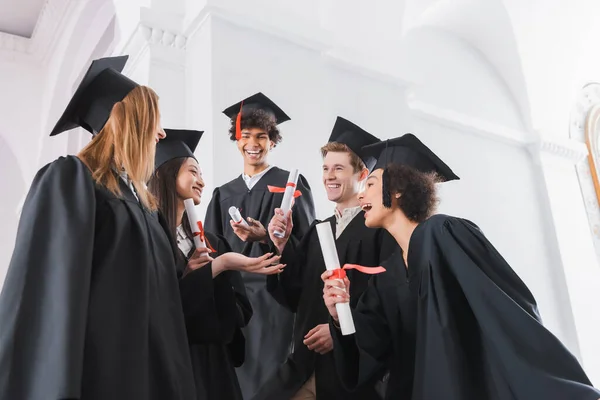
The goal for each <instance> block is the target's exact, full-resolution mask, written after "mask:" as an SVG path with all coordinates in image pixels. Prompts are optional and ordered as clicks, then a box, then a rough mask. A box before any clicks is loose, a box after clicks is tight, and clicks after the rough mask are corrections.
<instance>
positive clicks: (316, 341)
mask: <svg viewBox="0 0 600 400" xmlns="http://www.w3.org/2000/svg"><path fill="white" fill-rule="evenodd" d="M304 344H305V345H306V347H308V349H309V350H312V351H314V352H317V353H319V354H327V353H329V352H330V351H331V350H333V339H332V338H331V332H330V331H329V324H321V325H317V326H315V327H314V328H312V329H311V330H310V331H309V332H308V333H307V334H306V336H304Z"/></svg>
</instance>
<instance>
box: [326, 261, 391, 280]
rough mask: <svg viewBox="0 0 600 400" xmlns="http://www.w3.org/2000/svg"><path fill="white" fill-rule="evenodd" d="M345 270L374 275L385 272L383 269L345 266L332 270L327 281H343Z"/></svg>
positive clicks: (352, 265)
mask: <svg viewBox="0 0 600 400" xmlns="http://www.w3.org/2000/svg"><path fill="white" fill-rule="evenodd" d="M347 269H355V270H357V271H358V272H362V273H363V274H368V275H375V274H380V273H382V272H385V268H383V267H363V266H362V265H358V264H345V265H344V266H343V267H342V268H339V269H334V270H333V271H332V272H333V274H332V275H331V276H330V277H329V278H328V279H344V278H345V277H346V270H347Z"/></svg>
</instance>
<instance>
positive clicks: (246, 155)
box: [205, 93, 315, 398]
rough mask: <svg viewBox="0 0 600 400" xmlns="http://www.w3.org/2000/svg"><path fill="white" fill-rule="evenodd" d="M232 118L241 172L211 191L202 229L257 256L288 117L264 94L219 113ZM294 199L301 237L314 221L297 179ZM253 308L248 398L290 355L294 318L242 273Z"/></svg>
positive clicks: (245, 384) (274, 197)
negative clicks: (235, 212) (234, 213)
mask: <svg viewBox="0 0 600 400" xmlns="http://www.w3.org/2000/svg"><path fill="white" fill-rule="evenodd" d="M223 113H224V114H225V115H227V117H229V119H230V124H231V127H230V129H229V137H230V139H231V140H232V141H234V142H236V144H237V147H238V150H239V152H240V153H241V155H242V158H243V161H244V172H243V173H242V174H241V175H240V176H238V177H237V178H235V179H234V180H232V181H230V182H228V183H226V184H224V185H222V186H221V187H218V188H216V189H215V191H214V193H213V196H212V199H211V201H210V204H209V205H208V210H207V212H206V219H205V223H206V230H207V231H209V232H212V233H214V234H217V235H222V236H224V237H225V239H226V240H227V242H228V243H229V244H230V245H231V248H232V250H233V251H235V252H238V253H242V254H244V255H246V256H249V257H259V256H261V255H263V254H264V252H265V251H268V246H266V247H265V246H261V242H263V243H266V242H267V240H268V234H267V230H266V229H265V226H267V225H268V223H269V221H270V220H271V217H273V215H274V210H275V208H277V207H279V206H280V205H281V200H282V199H283V194H282V193H281V192H279V191H278V189H277V188H279V189H283V188H285V185H286V183H287V179H288V176H289V171H285V170H283V169H281V168H278V167H276V166H273V165H269V163H268V155H269V152H270V151H271V150H272V149H273V148H274V147H275V146H277V145H278V144H279V143H280V142H281V134H280V132H279V128H278V125H279V124H281V123H283V122H285V121H288V120H289V119H290V118H289V117H288V116H287V115H286V114H285V112H283V110H281V108H279V107H278V106H277V105H276V104H275V103H274V102H273V101H271V100H270V99H269V98H268V97H267V96H265V95H264V94H262V93H257V94H255V95H253V96H250V97H248V98H247V99H244V100H243V101H241V102H238V103H237V104H234V105H233V106H231V107H229V108H227V109H226V110H225V111H223ZM297 189H298V190H299V191H300V193H301V194H302V195H301V196H300V197H298V198H297V199H296V201H295V205H294V212H293V215H294V218H293V225H294V226H293V230H292V235H293V236H295V237H296V238H298V239H300V238H301V237H302V236H303V234H304V232H306V231H307V230H308V227H309V226H310V224H311V223H312V221H313V220H314V215H315V212H314V203H313V199H312V194H311V191H310V186H309V185H308V182H307V181H306V179H305V178H304V177H303V176H302V175H300V176H299V178H298V182H297ZM230 207H237V208H238V209H239V210H240V212H241V215H243V216H246V217H247V218H246V222H247V225H246V224H240V223H238V224H234V223H233V221H231V220H230V216H229V208H230ZM242 277H243V279H244V284H245V285H246V289H247V293H248V296H249V298H250V303H251V304H252V308H253V310H254V314H253V317H252V320H251V321H250V324H249V325H248V327H246V328H244V335H245V337H246V360H245V362H244V365H243V366H242V367H241V368H238V369H237V373H238V377H239V381H240V386H241V388H242V393H243V394H244V398H250V397H251V396H252V395H253V394H254V393H255V392H256V390H257V389H258V388H259V387H260V386H261V385H262V384H263V383H264V381H265V379H266V378H267V377H268V376H269V375H270V374H271V373H273V372H274V371H275V370H276V369H277V368H278V367H279V365H280V364H281V363H283V362H284V361H285V359H286V357H287V355H288V352H289V347H290V344H291V341H292V327H293V320H294V316H293V314H292V313H291V312H290V311H288V310H286V309H285V308H284V307H283V306H281V305H280V304H279V303H277V302H276V301H275V299H274V298H273V297H272V296H271V295H270V294H269V292H268V291H267V288H266V279H265V277H264V276H261V275H257V274H253V273H249V272H242Z"/></svg>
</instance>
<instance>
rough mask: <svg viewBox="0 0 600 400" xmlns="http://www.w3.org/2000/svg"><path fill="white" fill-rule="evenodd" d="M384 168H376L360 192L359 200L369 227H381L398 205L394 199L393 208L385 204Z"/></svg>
mask: <svg viewBox="0 0 600 400" xmlns="http://www.w3.org/2000/svg"><path fill="white" fill-rule="evenodd" d="M382 175H383V169H376V170H375V171H373V172H372V173H371V175H369V177H368V178H367V182H366V184H365V190H363V191H362V192H361V193H359V194H358V201H359V203H360V206H361V208H362V209H363V211H364V212H365V225H366V226H367V227H369V228H381V227H383V225H384V221H385V219H386V218H388V217H389V216H390V215H391V214H392V213H393V212H394V210H395V209H396V208H397V207H398V206H397V204H396V202H395V201H392V208H386V207H384V206H383V192H382Z"/></svg>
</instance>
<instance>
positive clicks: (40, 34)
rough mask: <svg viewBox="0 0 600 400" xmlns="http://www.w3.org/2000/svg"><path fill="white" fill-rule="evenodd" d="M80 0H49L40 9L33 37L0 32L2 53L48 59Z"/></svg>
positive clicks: (21, 58) (20, 58) (33, 59)
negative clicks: (66, 21)
mask: <svg viewBox="0 0 600 400" xmlns="http://www.w3.org/2000/svg"><path fill="white" fill-rule="evenodd" d="M79 2H80V0H47V1H46V2H45V3H44V5H43V6H42V9H41V11H40V15H39V17H38V21H37V24H36V25H35V28H34V30H33V34H32V35H31V38H24V37H21V36H16V35H11V34H7V33H0V53H2V54H3V56H7V57H8V58H9V59H12V60H15V61H29V62H35V63H40V62H43V61H45V60H46V58H47V57H48V55H49V54H51V50H52V49H53V48H54V45H55V43H56V41H57V40H58V39H59V36H60V35H59V34H58V33H59V31H60V29H61V28H62V27H63V26H64V25H65V23H64V22H65V20H66V19H68V15H69V13H70V12H71V11H72V10H73V9H74V8H75V5H76V4H77V3H79Z"/></svg>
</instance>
